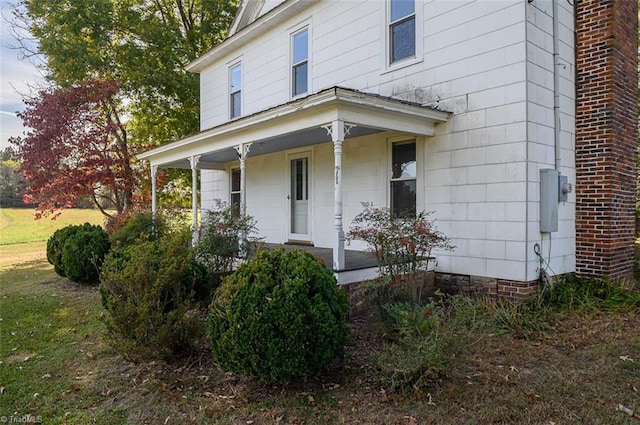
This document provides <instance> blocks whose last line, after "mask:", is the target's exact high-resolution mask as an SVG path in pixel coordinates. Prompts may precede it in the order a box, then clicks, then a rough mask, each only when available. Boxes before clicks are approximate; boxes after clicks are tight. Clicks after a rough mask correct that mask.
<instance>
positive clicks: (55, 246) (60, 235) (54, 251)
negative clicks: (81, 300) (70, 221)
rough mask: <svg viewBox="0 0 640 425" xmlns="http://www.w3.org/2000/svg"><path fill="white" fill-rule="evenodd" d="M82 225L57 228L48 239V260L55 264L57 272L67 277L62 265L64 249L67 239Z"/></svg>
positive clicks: (54, 267)
mask: <svg viewBox="0 0 640 425" xmlns="http://www.w3.org/2000/svg"><path fill="white" fill-rule="evenodd" d="M79 229H80V226H75V225H72V226H67V227H63V228H62V229H58V230H56V231H55V232H54V233H53V235H51V237H50V238H49V239H48V240H47V260H48V261H49V263H50V264H52V265H53V269H54V270H55V272H56V273H57V274H58V275H59V276H62V277H67V275H66V274H65V272H64V267H62V250H63V248H64V243H65V242H66V241H67V239H68V238H69V237H70V236H71V235H73V234H75V233H76V232H77V231H78V230H79Z"/></svg>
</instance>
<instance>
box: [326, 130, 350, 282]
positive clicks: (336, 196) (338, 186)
mask: <svg viewBox="0 0 640 425" xmlns="http://www.w3.org/2000/svg"><path fill="white" fill-rule="evenodd" d="M353 127H355V125H352V124H345V123H344V122H343V121H342V120H334V121H332V122H331V124H328V125H325V126H322V128H324V129H325V130H327V133H328V134H329V136H331V140H332V141H333V159H334V168H335V170H334V171H335V179H334V184H333V210H334V227H335V233H334V239H333V270H335V271H339V270H344V268H345V255H344V228H343V224H342V142H344V138H345V135H348V134H349V131H350V130H351V129H352V128H353Z"/></svg>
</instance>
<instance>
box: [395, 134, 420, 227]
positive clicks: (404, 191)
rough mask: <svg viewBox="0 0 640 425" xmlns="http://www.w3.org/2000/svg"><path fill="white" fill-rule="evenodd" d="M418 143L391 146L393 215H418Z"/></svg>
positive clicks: (402, 143)
mask: <svg viewBox="0 0 640 425" xmlns="http://www.w3.org/2000/svg"><path fill="white" fill-rule="evenodd" d="M416 176H417V170H416V142H415V141H409V142H398V143H393V144H392V145H391V179H390V188H389V193H390V194H391V199H390V201H391V215H392V216H394V217H410V216H415V214H416Z"/></svg>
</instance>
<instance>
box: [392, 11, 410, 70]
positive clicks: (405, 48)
mask: <svg viewBox="0 0 640 425" xmlns="http://www.w3.org/2000/svg"><path fill="white" fill-rule="evenodd" d="M389 3H390V5H389V6H390V7H389V9H390V10H389V56H390V57H389V62H390V63H394V62H397V61H399V60H402V59H405V58H413V57H415V55H416V4H415V0H389Z"/></svg>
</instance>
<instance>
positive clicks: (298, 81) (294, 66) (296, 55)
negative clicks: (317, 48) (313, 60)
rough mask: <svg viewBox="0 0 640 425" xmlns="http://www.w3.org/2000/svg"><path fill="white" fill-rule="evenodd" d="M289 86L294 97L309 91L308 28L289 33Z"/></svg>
mask: <svg viewBox="0 0 640 425" xmlns="http://www.w3.org/2000/svg"><path fill="white" fill-rule="evenodd" d="M291 86H292V87H291V88H292V96H293V97H296V96H299V95H301V94H305V93H307V92H308V91H309V30H308V28H304V29H302V30H300V31H297V32H295V33H293V34H292V35H291Z"/></svg>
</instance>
